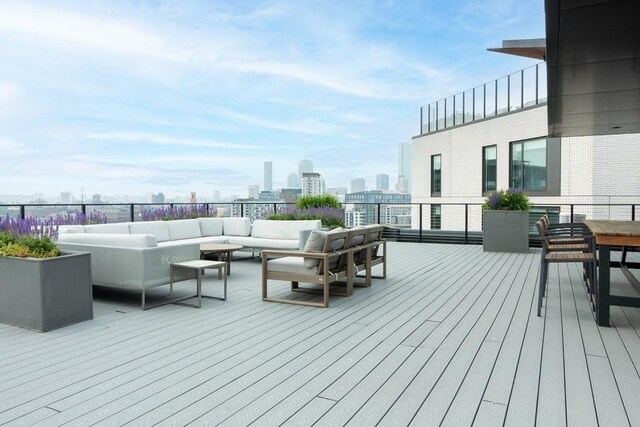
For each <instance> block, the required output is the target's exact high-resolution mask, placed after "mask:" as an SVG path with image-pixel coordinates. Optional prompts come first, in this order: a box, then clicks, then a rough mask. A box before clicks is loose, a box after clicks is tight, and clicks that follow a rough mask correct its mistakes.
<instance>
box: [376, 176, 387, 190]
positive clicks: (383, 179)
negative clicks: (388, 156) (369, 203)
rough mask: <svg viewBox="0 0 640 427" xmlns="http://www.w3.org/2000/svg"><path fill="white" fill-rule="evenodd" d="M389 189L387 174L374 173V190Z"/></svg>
mask: <svg viewBox="0 0 640 427" xmlns="http://www.w3.org/2000/svg"><path fill="white" fill-rule="evenodd" d="M388 189H389V175H387V174H385V173H381V174H378V175H376V190H388Z"/></svg>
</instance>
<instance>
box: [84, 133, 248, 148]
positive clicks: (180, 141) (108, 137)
mask: <svg viewBox="0 0 640 427" xmlns="http://www.w3.org/2000/svg"><path fill="white" fill-rule="evenodd" d="M84 137H85V138H87V139H96V140H104V141H110V142H142V143H148V144H159V145H187V146H192V147H210V148H229V149H235V150H253V149H256V148H259V146H257V145H251V144H243V143H230V142H218V141H208V140H201V139H192V138H180V137H173V136H166V135H159V134H150V133H141V132H90V133H87V134H86V135H84Z"/></svg>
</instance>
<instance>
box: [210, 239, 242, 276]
mask: <svg viewBox="0 0 640 427" xmlns="http://www.w3.org/2000/svg"><path fill="white" fill-rule="evenodd" d="M239 249H242V246H240V245H230V244H227V243H202V244H201V245H200V259H205V255H208V254H215V255H218V261H224V262H226V263H227V275H229V274H231V254H232V253H233V252H234V251H237V250H239Z"/></svg>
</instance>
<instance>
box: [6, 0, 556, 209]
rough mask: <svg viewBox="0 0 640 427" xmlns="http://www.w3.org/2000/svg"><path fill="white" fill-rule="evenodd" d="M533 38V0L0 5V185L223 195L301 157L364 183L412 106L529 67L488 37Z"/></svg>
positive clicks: (402, 135) (281, 172)
mask: <svg viewBox="0 0 640 427" xmlns="http://www.w3.org/2000/svg"><path fill="white" fill-rule="evenodd" d="M543 35H544V11H543V5H542V3H541V2H539V1H537V0H536V1H534V0H530V1H515V0H513V1H505V2H501V5H500V7H499V8H498V7H494V6H493V5H491V4H486V5H484V4H478V2H473V1H466V2H465V1H462V2H456V4H447V5H442V4H441V2H436V1H421V2H412V1H407V2H402V3H381V2H375V1H363V2H359V3H357V4H351V3H348V2H339V1H328V2H323V3H322V4H306V3H305V4H299V3H298V2H295V1H293V0H280V1H275V0H274V1H267V0H264V1H258V0H256V1H250V2H243V3H241V4H237V3H233V4H229V3H226V2H205V1H197V0H196V1H193V2H188V3H185V2H171V1H167V2H164V3H161V4H160V3H139V2H126V1H125V2H118V3H117V4H114V3H112V2H107V1H101V0H97V1H95V2H89V3H69V2H66V1H62V0H59V1H55V0H54V1H50V2H46V3H42V2H31V1H19V2H18V1H4V2H2V3H0V61H2V64H3V67H1V68H0V150H1V152H2V156H0V179H1V180H2V183H3V190H2V192H3V193H12V194H44V195H48V196H50V195H58V194H60V193H62V192H71V193H74V194H79V193H80V192H81V189H84V190H83V191H84V193H85V194H86V195H87V197H90V196H91V195H93V194H122V193H124V192H126V193H128V194H132V195H134V194H147V193H154V194H157V193H160V192H162V193H163V194H164V195H165V196H166V197H167V198H173V197H176V196H179V197H189V195H190V193H191V192H196V193H197V194H198V195H203V196H206V197H208V198H210V197H212V195H213V194H214V192H215V191H219V192H221V195H222V197H226V196H229V195H231V194H246V189H247V186H248V185H255V184H261V183H263V162H264V161H266V160H267V159H269V160H270V161H272V162H273V171H274V173H273V188H284V187H286V184H287V178H288V176H289V174H290V173H291V171H295V170H297V162H298V161H299V160H300V159H305V158H307V159H310V160H312V161H313V162H314V168H315V170H317V171H319V172H320V173H321V174H322V176H323V177H324V178H325V179H326V184H327V187H328V188H332V187H338V186H345V185H348V182H349V178H356V177H361V178H364V179H366V181H367V183H368V186H369V187H372V188H373V186H374V185H373V183H375V179H376V175H378V174H387V175H389V176H390V177H392V180H393V179H394V178H395V177H396V176H397V174H398V167H397V160H396V153H397V146H398V144H399V143H409V142H410V140H411V137H412V136H413V135H415V134H416V129H418V126H419V108H420V106H422V105H425V104H427V103H429V102H432V101H434V100H437V99H440V98H443V97H445V96H449V95H450V94H451V93H454V92H456V91H461V90H467V89H469V88H471V87H474V86H475V85H477V84H481V83H483V82H485V81H488V80H491V79H493V78H495V76H496V74H498V75H505V74H508V73H509V72H512V71H514V70H517V69H520V68H522V67H523V66H524V65H525V64H526V65H528V64H529V63H530V62H529V61H528V60H526V59H522V58H509V57H503V56H500V55H498V54H488V53H487V52H486V48H488V47H495V46H499V45H500V42H501V40H502V39H504V38H509V37H510V36H514V37H519V38H525V37H540V36H543ZM454 59H455V60H454ZM469 69H473V70H474V73H468V70H469ZM470 74H472V75H470ZM345 171H348V174H349V175H350V176H349V177H345V176H344V175H345ZM298 179H300V177H298ZM392 184H393V181H392Z"/></svg>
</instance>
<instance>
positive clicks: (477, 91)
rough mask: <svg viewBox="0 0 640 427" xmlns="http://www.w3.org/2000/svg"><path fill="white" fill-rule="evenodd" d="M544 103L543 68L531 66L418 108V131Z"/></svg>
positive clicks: (480, 118)
mask: <svg viewBox="0 0 640 427" xmlns="http://www.w3.org/2000/svg"><path fill="white" fill-rule="evenodd" d="M546 102H547V67H546V63H545V62H541V63H539V64H536V65H533V66H531V67H528V68H525V69H523V70H520V71H516V72H515V73H512V74H509V75H507V76H504V77H501V78H499V79H496V80H493V81H490V82H488V83H485V84H483V85H480V86H476V87H474V88H473V89H469V90H466V91H464V92H461V93H457V94H455V95H453V96H450V97H448V98H445V99H441V100H440V101H436V102H433V103H431V104H429V105H426V106H424V107H422V108H420V134H421V135H423V134H427V133H432V132H437V131H440V130H443V129H447V128H451V127H453V126H460V125H464V124H467V123H472V122H474V121H477V120H483V119H486V118H489V117H496V116H499V115H502V114H506V113H509V112H511V111H515V110H519V109H522V108H527V107H531V106H535V105H538V104H544V103H546Z"/></svg>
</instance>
